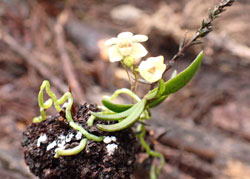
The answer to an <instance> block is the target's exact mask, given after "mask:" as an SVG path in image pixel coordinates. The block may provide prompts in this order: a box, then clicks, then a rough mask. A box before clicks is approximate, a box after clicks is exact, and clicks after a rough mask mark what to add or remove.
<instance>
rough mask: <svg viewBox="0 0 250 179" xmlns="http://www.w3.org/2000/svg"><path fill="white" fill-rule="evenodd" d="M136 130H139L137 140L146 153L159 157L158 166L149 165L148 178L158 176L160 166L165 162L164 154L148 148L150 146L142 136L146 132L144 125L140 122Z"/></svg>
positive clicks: (153, 178)
mask: <svg viewBox="0 0 250 179" xmlns="http://www.w3.org/2000/svg"><path fill="white" fill-rule="evenodd" d="M138 131H139V132H140V133H139V134H138V138H139V141H140V143H141V145H142V147H143V148H144V149H145V151H146V152H147V154H148V155H149V156H152V157H157V158H159V159H160V166H159V167H156V166H154V165H152V166H151V169H150V178H151V179H155V178H158V176H159V174H160V172H161V169H162V167H163V166H164V164H165V159H164V156H163V155H162V154H161V153H159V152H156V151H154V150H151V149H150V146H149V144H148V143H147V142H146V141H145V139H144V137H145V134H146V129H145V126H144V125H142V124H140V125H139V126H138Z"/></svg>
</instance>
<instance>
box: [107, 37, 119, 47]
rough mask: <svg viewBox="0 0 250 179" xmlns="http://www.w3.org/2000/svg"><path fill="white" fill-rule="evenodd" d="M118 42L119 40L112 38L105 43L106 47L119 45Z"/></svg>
mask: <svg viewBox="0 0 250 179" xmlns="http://www.w3.org/2000/svg"><path fill="white" fill-rule="evenodd" d="M118 42H119V40H118V39H117V38H111V39H108V40H106V41H105V45H106V46H111V45H114V44H117V43H118Z"/></svg>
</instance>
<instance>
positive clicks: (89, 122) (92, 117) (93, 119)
mask: <svg viewBox="0 0 250 179" xmlns="http://www.w3.org/2000/svg"><path fill="white" fill-rule="evenodd" d="M95 118H96V117H95V116H93V115H91V116H90V117H89V119H88V121H87V125H88V126H89V127H91V126H93V125H94V121H95Z"/></svg>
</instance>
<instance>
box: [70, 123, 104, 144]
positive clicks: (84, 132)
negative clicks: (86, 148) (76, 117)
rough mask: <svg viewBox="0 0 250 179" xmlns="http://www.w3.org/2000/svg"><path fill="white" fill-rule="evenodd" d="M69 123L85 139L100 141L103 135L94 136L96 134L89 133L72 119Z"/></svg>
mask: <svg viewBox="0 0 250 179" xmlns="http://www.w3.org/2000/svg"><path fill="white" fill-rule="evenodd" d="M69 125H70V126H71V127H72V128H73V129H75V130H77V131H79V132H81V133H82V134H83V135H84V136H85V137H86V138H87V139H89V140H93V141H96V142H101V141H102V140H103V137H99V136H96V135H93V134H90V133H89V132H88V131H87V130H85V129H84V128H83V127H82V126H80V125H78V124H77V123H75V122H74V121H72V122H70V123H69Z"/></svg>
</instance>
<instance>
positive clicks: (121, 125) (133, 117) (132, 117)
mask: <svg viewBox="0 0 250 179" xmlns="http://www.w3.org/2000/svg"><path fill="white" fill-rule="evenodd" d="M145 105H146V100H145V99H143V100H142V101H140V102H138V103H137V104H135V105H134V106H133V107H132V108H130V109H132V110H131V112H130V114H129V116H128V117H126V118H125V119H123V120H122V121H120V122H118V123H116V124H111V125H104V124H97V128H98V129H100V130H102V131H108V132H115V131H120V130H123V129H125V128H127V127H129V126H131V125H132V124H134V123H135V122H136V121H137V120H138V118H139V117H140V115H141V113H142V112H143V110H144V108H145Z"/></svg>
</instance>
